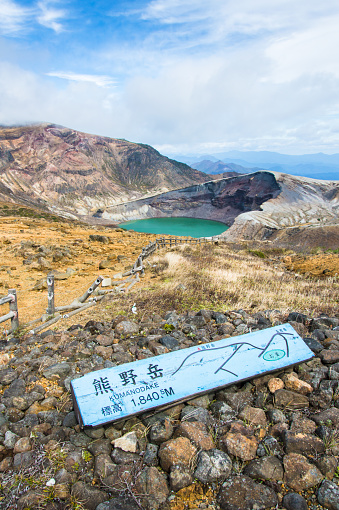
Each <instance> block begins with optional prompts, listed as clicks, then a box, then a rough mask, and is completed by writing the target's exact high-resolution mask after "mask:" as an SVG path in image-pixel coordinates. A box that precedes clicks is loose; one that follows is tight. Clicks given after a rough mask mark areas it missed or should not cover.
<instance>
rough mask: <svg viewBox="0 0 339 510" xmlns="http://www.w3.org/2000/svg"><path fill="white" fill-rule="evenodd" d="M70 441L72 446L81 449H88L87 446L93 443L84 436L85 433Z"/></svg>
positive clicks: (74, 436)
mask: <svg viewBox="0 0 339 510" xmlns="http://www.w3.org/2000/svg"><path fill="white" fill-rule="evenodd" d="M70 441H71V443H72V444H74V446H77V447H80V448H87V446H88V445H89V444H90V443H91V442H92V440H91V438H90V437H88V436H86V434H84V433H83V432H80V433H79V434H74V435H73V436H71V437H70Z"/></svg>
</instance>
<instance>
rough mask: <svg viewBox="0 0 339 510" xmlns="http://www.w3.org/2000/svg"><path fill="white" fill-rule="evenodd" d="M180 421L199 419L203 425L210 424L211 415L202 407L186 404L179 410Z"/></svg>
mask: <svg viewBox="0 0 339 510" xmlns="http://www.w3.org/2000/svg"><path fill="white" fill-rule="evenodd" d="M181 420H182V421H201V422H202V423H204V424H205V425H210V424H211V422H212V418H211V415H210V414H209V412H208V411H207V409H204V408H203V407H194V406H186V407H184V408H183V410H182V411H181Z"/></svg>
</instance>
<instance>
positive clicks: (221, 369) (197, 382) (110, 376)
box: [71, 324, 314, 426]
mask: <svg viewBox="0 0 339 510" xmlns="http://www.w3.org/2000/svg"><path fill="white" fill-rule="evenodd" d="M313 356H314V354H313V352H312V351H311V350H310V349H309V348H308V347H307V345H306V344H305V342H304V341H303V340H302V338H301V337H300V336H299V335H298V334H297V333H296V331H295V330H294V329H293V328H292V326H290V324H283V325H280V326H276V327H273V328H268V329H264V330H261V331H256V332H254V333H248V334H245V335H241V336H237V337H231V338H225V339H222V340H218V341H216V342H210V343H207V344H201V345H197V346H194V347H189V348H188V349H181V350H178V351H172V352H170V353H168V354H162V355H160V356H154V357H152V358H147V359H142V360H139V361H134V362H132V363H126V364H124V365H119V366H117V367H112V368H106V369H103V370H98V371H96V372H91V373H89V374H86V375H84V376H83V377H80V378H79V379H74V380H73V381H72V382H71V391H72V396H73V400H74V405H75V411H76V414H77V418H78V421H79V423H80V424H81V425H84V426H96V425H100V424H103V423H108V422H111V421H115V420H118V419H121V418H125V417H127V416H131V415H135V414H139V413H142V412H145V411H147V410H150V409H153V408H156V407H160V406H163V405H166V404H170V403H172V402H176V401H180V400H184V399H187V398H189V397H193V396H196V395H199V394H202V393H206V392H209V391H211V390H213V389H218V388H222V387H224V386H227V385H229V384H233V383H237V382H239V381H242V380H244V379H249V378H252V377H255V376H258V375H260V374H263V373H265V372H272V371H274V370H277V369H280V368H283V367H287V366H289V365H294V364H296V363H300V362H303V361H305V360H308V359H310V358H312V357H313Z"/></svg>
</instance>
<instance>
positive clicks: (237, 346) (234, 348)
mask: <svg viewBox="0 0 339 510" xmlns="http://www.w3.org/2000/svg"><path fill="white" fill-rule="evenodd" d="M287 335H293V333H275V334H274V335H272V338H270V340H269V342H268V343H267V345H266V346H265V347H258V346H256V345H253V344H251V343H249V342H241V341H239V342H235V343H232V344H230V345H224V346H222V347H211V348H210V349H206V350H204V351H202V350H200V348H199V347H198V351H197V352H192V353H191V354H188V355H187V356H186V358H185V359H184V360H183V361H182V363H181V365H180V367H179V368H178V369H177V370H175V372H173V375H175V374H176V373H177V372H179V370H180V369H181V368H182V367H183V366H184V365H185V363H186V361H187V360H188V359H189V358H190V357H191V356H197V357H200V356H201V352H204V354H205V353H208V354H209V353H211V351H215V350H222V351H224V352H223V354H222V356H223V357H224V356H225V355H228V354H226V353H227V352H230V351H231V354H230V355H229V356H228V358H227V359H226V361H224V362H223V363H222V364H221V365H220V367H218V368H217V370H216V371H215V372H214V373H215V374H216V373H217V372H219V370H224V372H229V373H230V374H232V375H234V376H236V377H238V374H235V373H234V372H232V371H231V370H228V368H225V366H226V365H227V366H228V367H229V366H230V365H231V364H230V363H229V361H230V360H231V359H232V358H233V356H235V355H236V354H237V353H238V352H239V351H240V352H239V356H240V355H241V348H242V347H244V349H243V351H244V350H245V349H246V347H245V346H250V347H252V348H253V349H257V350H258V351H259V354H258V358H260V356H262V355H264V359H265V360H266V361H269V360H271V361H276V360H277V359H281V358H283V357H284V356H287V357H288V356H289V349H288V340H287V338H286V336H287ZM275 337H281V338H282V339H283V340H284V341H285V350H283V349H272V350H270V351H268V348H269V347H270V346H271V344H272V342H273V340H274V339H275ZM199 354H200V356H199ZM204 361H206V360H205V357H203V358H201V359H200V361H199V363H203V362H204Z"/></svg>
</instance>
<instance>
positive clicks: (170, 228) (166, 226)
mask: <svg viewBox="0 0 339 510" xmlns="http://www.w3.org/2000/svg"><path fill="white" fill-rule="evenodd" d="M119 226H120V227H123V228H125V229H126V230H135V231H136V232H145V233H147V234H159V235H160V234H167V235H172V236H184V237H187V236H189V237H211V236H216V235H219V234H221V233H222V232H225V230H227V229H228V226H227V225H225V223H221V222H220V221H211V220H198V219H196V218H149V219H147V220H135V221H126V222H125V223H120V225H119Z"/></svg>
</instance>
